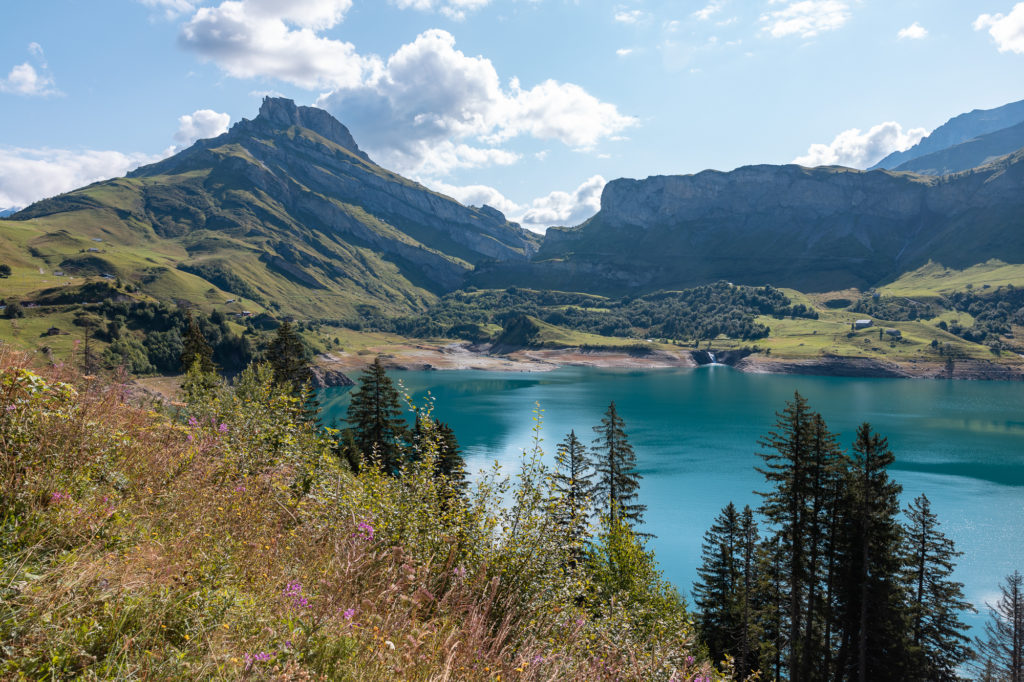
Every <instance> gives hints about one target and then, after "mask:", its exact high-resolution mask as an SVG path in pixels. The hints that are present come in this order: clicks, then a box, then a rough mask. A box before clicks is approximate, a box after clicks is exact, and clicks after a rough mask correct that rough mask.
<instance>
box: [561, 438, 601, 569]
mask: <svg viewBox="0 0 1024 682" xmlns="http://www.w3.org/2000/svg"><path fill="white" fill-rule="evenodd" d="M591 467H592V463H591V461H590V457H588V456H587V448H586V446H585V445H583V443H582V442H580V439H579V438H577V437H576V431H575V430H572V431H570V432H569V433H568V434H567V435H566V436H565V440H563V441H562V442H561V443H559V444H558V448H557V450H556V451H555V472H554V476H553V477H552V489H553V492H554V493H555V495H556V496H557V497H559V498H560V499H559V502H558V509H557V511H556V514H555V520H556V522H557V523H558V524H559V525H560V526H562V528H564V529H565V531H566V533H567V535H568V537H569V541H570V543H572V550H571V553H572V554H573V556H574V557H576V556H577V555H578V553H579V550H580V548H582V546H583V543H584V541H585V540H586V537H587V534H588V533H587V523H588V520H589V519H590V510H591V495H592V494H593V488H594V485H593V483H592V482H591V481H592V479H593V478H594V472H593V471H592V469H591ZM577 558H578V557H577Z"/></svg>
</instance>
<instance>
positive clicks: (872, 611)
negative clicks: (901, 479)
mask: <svg viewBox="0 0 1024 682" xmlns="http://www.w3.org/2000/svg"><path fill="white" fill-rule="evenodd" d="M894 459H895V458H894V457H893V454H892V452H890V451H889V448H888V443H887V442H886V439H885V438H882V437H881V436H879V435H878V434H877V433H872V431H871V426H870V424H866V423H865V424H862V425H861V426H860V427H859V428H858V429H857V438H856V440H855V441H854V444H853V455H852V468H851V476H850V479H849V482H848V497H847V501H846V506H847V508H846V511H845V513H844V518H845V519H846V520H847V523H846V524H845V537H844V538H843V540H842V544H843V547H842V549H841V551H842V553H843V555H844V556H843V557H842V562H841V563H842V564H844V565H845V567H846V571H845V575H844V576H843V578H842V582H841V584H840V586H839V593H838V594H837V595H836V599H837V611H838V612H837V620H838V626H839V629H840V633H839V634H840V650H839V658H838V661H837V666H838V667H837V672H836V675H837V677H840V678H842V679H849V680H857V681H858V682H868V680H871V681H873V682H883V681H886V680H893V681H894V682H895V681H902V680H906V679H908V678H909V677H910V675H911V673H912V661H911V658H910V657H911V652H910V642H909V641H908V632H909V622H908V613H907V608H906V606H905V594H904V591H903V589H902V581H901V571H902V568H903V557H902V553H901V545H902V540H903V538H902V529H901V527H900V525H899V522H898V521H897V515H898V514H899V510H900V508H899V494H900V491H901V490H902V487H901V486H900V485H899V484H897V483H895V482H893V481H892V480H890V478H889V474H888V473H887V471H886V467H888V466H889V465H890V464H892V463H893V461H894Z"/></svg>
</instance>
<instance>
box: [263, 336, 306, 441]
mask: <svg viewBox="0 0 1024 682" xmlns="http://www.w3.org/2000/svg"><path fill="white" fill-rule="evenodd" d="M264 358H265V360H266V361H267V362H269V363H270V366H271V368H272V369H273V370H274V383H275V384H277V385H278V386H282V387H284V388H286V389H287V390H288V392H289V393H290V394H291V395H292V397H293V398H295V399H296V400H297V401H298V405H299V411H300V415H301V417H302V418H303V419H304V420H305V421H309V422H315V421H316V420H317V418H318V416H319V412H320V404H319V401H318V400H317V398H316V392H315V391H314V390H313V386H312V379H313V372H312V370H311V369H310V366H309V360H310V357H309V350H308V349H307V348H306V345H305V344H304V343H303V342H302V337H300V336H299V334H298V332H296V331H295V328H294V327H293V326H292V324H291V322H284V323H282V324H281V326H280V327H278V328H277V332H276V333H275V334H274V338H273V339H272V340H271V341H270V343H269V344H268V345H267V350H266V353H265V354H264Z"/></svg>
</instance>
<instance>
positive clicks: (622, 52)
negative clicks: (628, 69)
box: [615, 47, 633, 57]
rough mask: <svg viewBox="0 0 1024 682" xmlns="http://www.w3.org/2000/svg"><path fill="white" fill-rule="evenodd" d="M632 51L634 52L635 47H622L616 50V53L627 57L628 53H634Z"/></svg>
mask: <svg viewBox="0 0 1024 682" xmlns="http://www.w3.org/2000/svg"><path fill="white" fill-rule="evenodd" d="M632 53H633V48H631V47H620V48H619V49H617V50H615V54H617V55H619V56H620V57H625V56H626V55H628V54H632Z"/></svg>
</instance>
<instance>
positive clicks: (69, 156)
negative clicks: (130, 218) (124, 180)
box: [0, 147, 160, 209]
mask: <svg viewBox="0 0 1024 682" xmlns="http://www.w3.org/2000/svg"><path fill="white" fill-rule="evenodd" d="M159 158H160V157H159V156H151V155H148V154H124V153H122V152H115V151H92V150H68V149H22V148H17V147H7V148H0V209H3V208H9V207H11V206H27V205H28V204H31V203H32V202H34V201H38V200H40V199H44V198H46V197H51V196H54V195H56V194H60V193H62V192H68V191H71V190H73V189H76V188H78V187H82V186H83V185H88V184H89V183H92V182H97V181H99V180H106V179H108V178H112V177H117V176H120V175H124V174H125V173H127V172H128V171H130V170H132V169H134V168H137V167H138V166H141V165H143V164H146V163H152V162H154V161H158V160H159Z"/></svg>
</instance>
